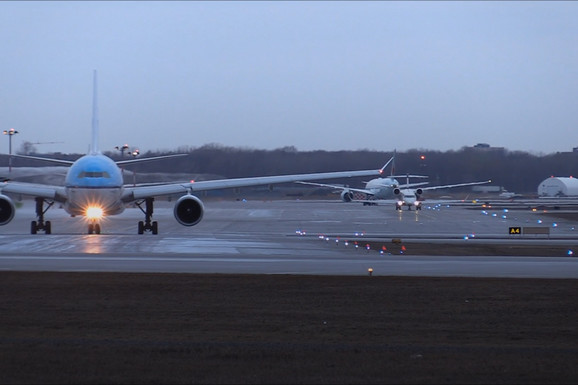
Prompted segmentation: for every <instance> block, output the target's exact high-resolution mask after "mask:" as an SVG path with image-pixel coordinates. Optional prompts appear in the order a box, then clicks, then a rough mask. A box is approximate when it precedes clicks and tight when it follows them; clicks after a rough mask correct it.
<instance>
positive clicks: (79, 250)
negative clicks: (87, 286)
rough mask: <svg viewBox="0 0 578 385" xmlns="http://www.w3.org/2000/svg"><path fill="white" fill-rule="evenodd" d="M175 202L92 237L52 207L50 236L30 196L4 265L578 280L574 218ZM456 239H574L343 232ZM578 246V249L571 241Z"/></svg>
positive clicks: (135, 212)
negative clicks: (464, 248)
mask: <svg viewBox="0 0 578 385" xmlns="http://www.w3.org/2000/svg"><path fill="white" fill-rule="evenodd" d="M173 204H174V202H167V201H157V202H156V205H155V212H154V220H157V221H158V222H159V234H157V235H152V234H150V233H145V234H143V235H138V234H137V222H138V221H139V220H142V219H143V217H144V215H143V214H142V212H141V211H140V210H139V209H138V208H128V209H127V210H126V211H125V212H124V213H123V214H121V215H119V216H114V217H110V218H107V219H106V220H105V221H103V222H102V225H101V226H102V234H100V235H94V234H91V235H88V234H86V232H87V224H86V223H85V222H84V219H83V218H80V217H76V218H71V217H69V216H68V215H67V214H66V213H65V212H64V210H62V209H60V208H57V207H55V208H51V209H50V210H49V211H48V212H47V213H46V219H48V220H50V221H51V222H52V234H50V235H46V234H42V233H39V234H36V235H31V234H30V221H31V220H33V219H34V211H33V209H34V202H33V201H24V202H23V206H22V207H21V208H19V209H18V210H17V212H16V215H15V218H14V220H13V221H12V222H11V223H9V224H8V225H5V226H2V227H0V269H1V270H20V271H83V272H85V271H90V272H159V273H163V272H164V273H224V274H227V273H235V274H239V273H240V274H331V275H367V274H369V271H370V269H372V272H371V274H372V275H396V276H469V277H509V278H578V258H577V257H574V255H573V252H574V251H575V252H577V253H578V234H577V233H576V230H575V225H576V222H575V221H574V220H571V219H563V218H557V217H553V216H551V215H548V214H547V213H544V212H541V211H531V210H527V209H516V210H508V209H504V208H500V209H484V208H481V207H480V206H476V207H475V208H472V207H470V206H467V205H466V206H458V205H437V204H436V205H433V204H432V205H430V204H426V205H424V209H423V210H421V211H407V210H403V211H401V212H400V211H396V210H395V209H394V208H393V207H390V206H363V205H361V204H354V203H349V204H348V203H343V202H340V201H316V200H304V201H299V200H272V201H269V200H262V199H261V200H259V199H256V200H247V201H245V200H238V201H215V200H212V201H206V202H205V209H206V212H205V215H204V218H203V220H202V221H201V222H200V223H199V224H198V225H197V226H193V227H185V226H182V225H180V224H179V223H178V222H177V221H176V220H175V219H174V217H173ZM524 226H539V227H548V228H549V232H550V234H549V235H548V236H545V235H535V236H525V237H520V236H512V235H510V234H509V229H510V228H511V227H524ZM352 237H355V238H359V239H360V240H367V239H388V238H391V239H404V240H407V241H409V242H411V240H420V242H423V241H428V242H431V243H432V247H435V242H436V241H439V240H440V239H444V240H452V241H453V242H472V241H475V242H539V243H540V244H563V245H568V254H566V255H560V256H559V257H552V256H550V257H545V256H544V257H520V256H517V257H507V256H499V255H498V256H491V257H488V256H463V257H455V256H412V255H394V254H387V253H386V254H380V253H378V252H377V251H374V250H365V249H362V248H359V249H358V248H354V247H349V246H345V245H344V244H343V243H339V242H338V241H337V240H338V239H339V238H350V239H351V238H352ZM574 247H575V248H576V250H573V248H574Z"/></svg>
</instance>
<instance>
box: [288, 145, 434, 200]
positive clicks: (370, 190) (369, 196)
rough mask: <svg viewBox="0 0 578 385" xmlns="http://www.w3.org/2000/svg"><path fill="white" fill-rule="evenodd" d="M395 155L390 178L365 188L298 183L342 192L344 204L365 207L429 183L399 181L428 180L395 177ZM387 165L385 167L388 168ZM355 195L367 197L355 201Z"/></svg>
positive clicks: (372, 181)
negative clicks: (399, 192)
mask: <svg viewBox="0 0 578 385" xmlns="http://www.w3.org/2000/svg"><path fill="white" fill-rule="evenodd" d="M395 155H396V151H395V150H394V152H393V156H392V157H391V159H390V160H389V162H388V163H387V164H389V163H390V162H391V174H390V175H389V176H388V177H384V178H382V177H379V178H375V179H371V180H370V181H369V182H365V188H354V187H346V186H337V185H331V184H324V183H314V182H303V181H298V182H297V183H301V184H306V185H311V186H319V187H327V188H331V189H335V190H338V191H339V190H341V193H340V195H341V200H342V201H343V202H362V203H363V204H364V205H375V204H376V200H378V199H393V198H395V196H396V195H397V194H396V193H395V191H396V189H407V188H410V187H416V186H423V185H426V184H428V182H418V183H409V179H408V180H407V183H405V184H401V183H399V182H398V181H397V179H396V178H401V177H405V178H408V177H411V178H427V176H424V175H407V174H406V175H394V174H395ZM387 164H386V165H385V166H384V167H386V166H387ZM355 193H358V194H362V195H364V196H365V199H355V195H354V194H355Z"/></svg>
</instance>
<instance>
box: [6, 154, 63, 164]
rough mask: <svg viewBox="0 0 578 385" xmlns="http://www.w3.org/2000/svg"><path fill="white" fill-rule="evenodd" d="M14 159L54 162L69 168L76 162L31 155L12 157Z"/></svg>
mask: <svg viewBox="0 0 578 385" xmlns="http://www.w3.org/2000/svg"><path fill="white" fill-rule="evenodd" d="M10 156H12V157H13V158H22V159H32V160H42V161H44V162H53V163H58V164H65V165H67V166H71V165H72V164H73V163H74V161H73V160H64V159H53V158H44V157H41V156H30V155H10Z"/></svg>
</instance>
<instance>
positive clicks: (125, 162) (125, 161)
mask: <svg viewBox="0 0 578 385" xmlns="http://www.w3.org/2000/svg"><path fill="white" fill-rule="evenodd" d="M186 155H189V154H170V155H162V156H153V157H150V158H134V159H127V160H117V161H115V163H116V164H118V165H119V166H121V165H125V164H134V163H142V162H148V161H150V160H159V159H167V158H174V157H177V156H186Z"/></svg>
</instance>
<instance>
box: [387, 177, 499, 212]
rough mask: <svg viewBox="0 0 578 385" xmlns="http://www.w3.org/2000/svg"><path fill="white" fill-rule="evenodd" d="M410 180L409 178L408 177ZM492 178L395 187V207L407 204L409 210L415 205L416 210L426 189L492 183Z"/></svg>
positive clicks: (399, 207)
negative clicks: (456, 182) (455, 182)
mask: <svg viewBox="0 0 578 385" xmlns="http://www.w3.org/2000/svg"><path fill="white" fill-rule="evenodd" d="M408 181H409V178H408ZM490 182H491V180H486V181H483V182H469V183H458V184H447V185H442V186H428V187H418V188H416V189H414V188H395V189H394V191H393V193H394V195H395V196H396V197H397V201H396V202H395V209H396V210H401V209H402V207H403V206H407V209H408V210H411V208H412V207H415V209H416V210H421V204H422V201H421V200H420V197H421V194H423V192H424V191H426V190H438V189H443V188H453V187H462V186H473V185H478V184H485V183H490Z"/></svg>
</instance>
